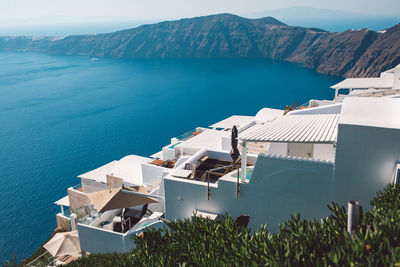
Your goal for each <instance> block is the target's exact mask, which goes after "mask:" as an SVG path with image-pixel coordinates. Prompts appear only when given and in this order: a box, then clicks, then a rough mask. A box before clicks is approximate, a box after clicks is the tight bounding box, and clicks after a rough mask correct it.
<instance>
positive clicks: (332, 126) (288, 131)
mask: <svg viewBox="0 0 400 267" xmlns="http://www.w3.org/2000/svg"><path fill="white" fill-rule="evenodd" d="M339 116H340V115H339V114H310V115H286V116H283V117H282V118H280V119H277V120H276V121H273V122H270V123H267V124H265V125H263V126H262V127H258V129H257V128H256V129H255V130H254V131H248V132H247V133H246V134H244V135H242V136H240V137H239V138H240V139H241V140H242V141H253V142H285V143H290V142H293V143H295V142H296V143H334V142H335V141H336V138H337V125H338V121H339Z"/></svg>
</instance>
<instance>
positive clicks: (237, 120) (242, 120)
mask: <svg viewBox="0 0 400 267" xmlns="http://www.w3.org/2000/svg"><path fill="white" fill-rule="evenodd" d="M252 122H254V116H238V115H233V116H230V117H229V118H226V119H224V120H222V121H220V122H217V123H214V124H213V125H210V127H211V128H224V129H226V128H232V127H233V125H236V127H237V128H238V129H240V128H242V127H245V126H247V125H249V124H250V123H252Z"/></svg>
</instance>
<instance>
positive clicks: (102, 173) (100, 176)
mask: <svg viewBox="0 0 400 267" xmlns="http://www.w3.org/2000/svg"><path fill="white" fill-rule="evenodd" d="M117 162H118V160H114V161H111V162H109V163H107V164H106V165H103V166H101V167H98V168H96V169H94V170H91V171H88V172H85V173H84V174H81V175H79V176H78V178H84V179H91V180H95V181H98V182H103V183H107V178H106V175H107V174H110V173H111V172H112V170H113V168H114V166H115V164H117Z"/></svg>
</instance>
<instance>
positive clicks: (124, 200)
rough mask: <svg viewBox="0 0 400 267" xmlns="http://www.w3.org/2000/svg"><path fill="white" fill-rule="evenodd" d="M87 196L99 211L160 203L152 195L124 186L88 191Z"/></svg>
mask: <svg viewBox="0 0 400 267" xmlns="http://www.w3.org/2000/svg"><path fill="white" fill-rule="evenodd" d="M86 196H87V197H88V198H89V200H90V202H92V203H93V205H94V206H95V208H96V210H97V211H98V212H104V211H107V210H114V209H121V208H129V207H134V206H139V205H145V204H151V203H158V201H157V200H155V199H154V198H152V197H149V196H146V195H143V194H140V193H139V194H136V193H135V192H130V191H125V190H122V188H112V189H107V190H102V191H98V192H94V193H88V194H86Z"/></svg>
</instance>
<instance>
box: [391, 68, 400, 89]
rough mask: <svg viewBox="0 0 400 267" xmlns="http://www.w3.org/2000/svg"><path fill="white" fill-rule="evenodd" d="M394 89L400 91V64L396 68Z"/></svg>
mask: <svg viewBox="0 0 400 267" xmlns="http://www.w3.org/2000/svg"><path fill="white" fill-rule="evenodd" d="M393 89H400V64H399V65H397V67H396V68H394V81H393Z"/></svg>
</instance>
